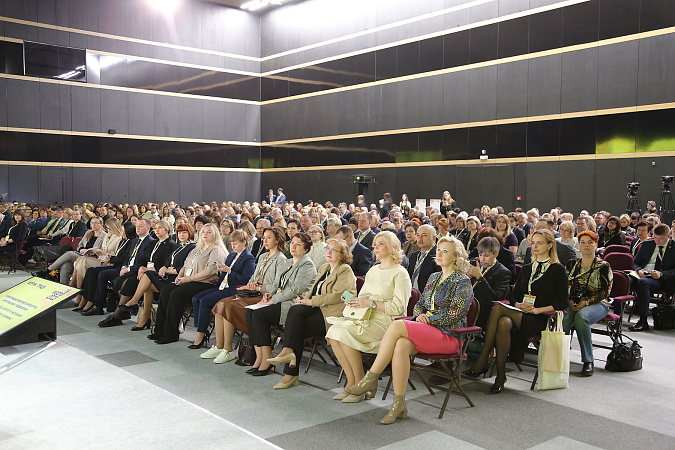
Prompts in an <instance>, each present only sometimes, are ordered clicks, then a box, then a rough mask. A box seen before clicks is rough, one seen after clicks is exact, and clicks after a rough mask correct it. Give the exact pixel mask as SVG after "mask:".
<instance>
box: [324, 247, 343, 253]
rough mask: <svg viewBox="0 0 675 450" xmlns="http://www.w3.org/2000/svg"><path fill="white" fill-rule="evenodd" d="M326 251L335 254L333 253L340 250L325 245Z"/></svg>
mask: <svg viewBox="0 0 675 450" xmlns="http://www.w3.org/2000/svg"><path fill="white" fill-rule="evenodd" d="M326 251H327V252H331V253H333V254H335V253H340V250H338V249H337V248H330V247H326Z"/></svg>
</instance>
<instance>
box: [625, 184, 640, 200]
mask: <svg viewBox="0 0 675 450" xmlns="http://www.w3.org/2000/svg"><path fill="white" fill-rule="evenodd" d="M626 189H628V195H629V196H632V197H635V196H636V195H637V192H638V189H640V183H638V182H637V181H633V182H632V183H628V186H626Z"/></svg>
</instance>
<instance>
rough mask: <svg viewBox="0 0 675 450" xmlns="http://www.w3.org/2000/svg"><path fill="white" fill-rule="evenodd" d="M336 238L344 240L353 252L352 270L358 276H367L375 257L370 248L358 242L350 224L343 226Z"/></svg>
mask: <svg viewBox="0 0 675 450" xmlns="http://www.w3.org/2000/svg"><path fill="white" fill-rule="evenodd" d="M335 238H336V239H342V240H344V241H345V242H346V243H347V245H348V246H349V251H350V252H352V264H351V267H352V272H354V275H355V276H357V277H365V276H366V272H368V270H369V269H370V266H372V265H373V257H372V255H371V251H370V249H369V248H367V247H364V246H363V245H362V244H360V243H358V242H357V241H356V239H355V238H354V232H353V231H352V229H351V228H350V227H349V226H348V225H343V226H341V227H340V228H339V229H338V231H337V233H336V234H335Z"/></svg>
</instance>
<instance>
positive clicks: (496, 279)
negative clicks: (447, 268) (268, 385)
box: [469, 236, 511, 328]
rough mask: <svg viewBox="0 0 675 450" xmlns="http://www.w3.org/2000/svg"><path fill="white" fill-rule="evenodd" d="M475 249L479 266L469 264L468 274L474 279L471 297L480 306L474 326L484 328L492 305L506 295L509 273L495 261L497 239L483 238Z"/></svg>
mask: <svg viewBox="0 0 675 450" xmlns="http://www.w3.org/2000/svg"><path fill="white" fill-rule="evenodd" d="M476 248H477V249H478V260H479V263H480V265H478V264H476V265H474V264H471V269H470V272H469V274H470V275H471V277H472V278H475V279H476V281H475V282H474V285H473V295H474V297H476V300H478V303H479V304H480V313H479V314H478V320H477V321H476V326H479V327H482V328H485V326H486V324H487V320H488V317H490V311H491V310H492V305H493V303H494V302H496V301H499V300H502V299H503V298H504V297H505V295H506V291H507V290H508V288H509V282H510V281H511V271H510V270H509V269H507V268H506V267H504V265H503V264H501V263H500V262H499V261H497V255H498V254H499V251H500V250H501V245H500V244H499V240H497V238H494V237H492V236H488V237H484V238H483V239H481V240H480V241H479V242H478V246H477V247H476Z"/></svg>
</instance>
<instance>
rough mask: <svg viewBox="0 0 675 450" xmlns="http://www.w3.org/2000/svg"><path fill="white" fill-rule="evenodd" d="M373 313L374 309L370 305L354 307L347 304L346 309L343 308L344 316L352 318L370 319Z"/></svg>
mask: <svg viewBox="0 0 675 450" xmlns="http://www.w3.org/2000/svg"><path fill="white" fill-rule="evenodd" d="M372 313H373V309H372V308H369V307H365V308H352V307H351V306H349V305H347V306H345V309H343V310H342V317H346V318H347V319H351V320H369V319H370V316H371V315H372Z"/></svg>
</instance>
